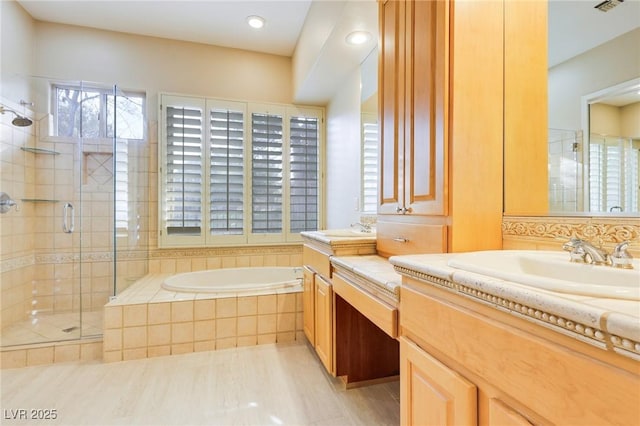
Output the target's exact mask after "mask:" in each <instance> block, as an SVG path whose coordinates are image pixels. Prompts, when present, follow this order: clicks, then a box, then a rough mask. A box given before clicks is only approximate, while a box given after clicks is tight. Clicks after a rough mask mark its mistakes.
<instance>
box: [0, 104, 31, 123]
mask: <svg viewBox="0 0 640 426" xmlns="http://www.w3.org/2000/svg"><path fill="white" fill-rule="evenodd" d="M20 105H22V106H27V105H29V106H33V102H26V101H20ZM7 112H10V113H12V114H14V115H15V116H16V117H15V118H14V119H13V120H11V124H13V125H14V126H18V127H28V126H31V125H32V124H33V121H31V120H30V119H29V118H27V117H25V116H23V115H20V114H18V113H17V112H16V111H14V110H12V109H11V108H8V107H6V106H4V105H0V114H5V113H7Z"/></svg>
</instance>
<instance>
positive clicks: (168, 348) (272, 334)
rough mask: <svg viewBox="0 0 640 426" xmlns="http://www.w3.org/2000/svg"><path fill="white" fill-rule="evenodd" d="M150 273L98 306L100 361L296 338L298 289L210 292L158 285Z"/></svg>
mask: <svg viewBox="0 0 640 426" xmlns="http://www.w3.org/2000/svg"><path fill="white" fill-rule="evenodd" d="M168 276H169V275H168V274H150V275H148V276H146V277H144V278H143V279H141V280H140V281H138V282H137V283H135V284H134V285H132V286H131V287H130V288H129V289H127V290H126V291H125V292H123V293H122V294H121V295H119V296H118V298H117V299H116V300H114V301H112V302H110V303H109V304H107V305H106V306H105V308H104V334H103V360H104V361H105V362H111V361H121V360H130V359H138V358H147V357H154V356H162V355H174V354H182V353H189V352H199V351H209V350H216V349H225V348H231V347H237V346H252V345H258V344H264V343H276V342H288V341H294V340H297V339H300V338H302V336H303V334H302V293H301V292H300V291H297V292H280V291H279V292H277V294H268V295H257V296H232V297H226V296H225V297H223V298H215V297H216V295H215V294H191V293H176V292H170V291H166V290H164V289H162V288H161V287H160V286H161V283H162V281H163V280H164V279H165V278H166V277H168Z"/></svg>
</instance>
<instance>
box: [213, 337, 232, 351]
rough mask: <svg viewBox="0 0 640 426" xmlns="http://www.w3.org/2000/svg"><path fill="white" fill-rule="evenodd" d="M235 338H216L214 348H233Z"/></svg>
mask: <svg viewBox="0 0 640 426" xmlns="http://www.w3.org/2000/svg"><path fill="white" fill-rule="evenodd" d="M236 345H237V340H236V338H235V337H226V338H224V339H216V350H220V349H229V348H235V347H236Z"/></svg>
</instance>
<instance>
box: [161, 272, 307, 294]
mask: <svg viewBox="0 0 640 426" xmlns="http://www.w3.org/2000/svg"><path fill="white" fill-rule="evenodd" d="M258 270H264V271H268V272H280V271H281V272H283V273H289V272H291V273H293V275H294V278H293V279H289V278H287V279H284V280H279V281H274V282H269V283H261V282H244V283H236V284H234V286H233V287H229V288H220V287H216V286H205V285H203V284H202V283H200V284H193V285H190V284H186V283H179V282H180V281H182V280H185V279H186V280H189V279H190V278H191V279H192V280H193V279H196V278H200V277H201V276H206V275H208V274H214V275H215V274H216V273H218V274H225V275H228V274H233V273H238V274H239V273H242V272H246V271H252V272H253V273H256V272H257V271H258ZM302 277H303V276H302V268H300V267H292V266H258V267H242V268H224V269H208V270H203V271H194V272H183V273H179V274H174V275H170V276H168V277H166V278H165V279H164V280H163V281H162V283H161V285H160V287H161V288H162V289H164V290H166V291H169V292H175V293H196V294H212V295H213V294H216V295H217V296H218V297H233V296H234V295H235V296H241V295H248V294H252V295H254V294H255V295H262V294H274V293H276V292H282V291H286V290H290V291H297V290H299V289H301V288H302ZM256 278H257V277H256Z"/></svg>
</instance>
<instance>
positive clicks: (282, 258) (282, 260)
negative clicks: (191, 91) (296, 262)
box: [276, 254, 291, 266]
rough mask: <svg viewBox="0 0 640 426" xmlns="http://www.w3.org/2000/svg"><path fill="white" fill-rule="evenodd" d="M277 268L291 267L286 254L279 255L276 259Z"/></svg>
mask: <svg viewBox="0 0 640 426" xmlns="http://www.w3.org/2000/svg"><path fill="white" fill-rule="evenodd" d="M276 264H277V266H291V258H290V257H289V255H288V254H279V255H278V257H277V259H276Z"/></svg>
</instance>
